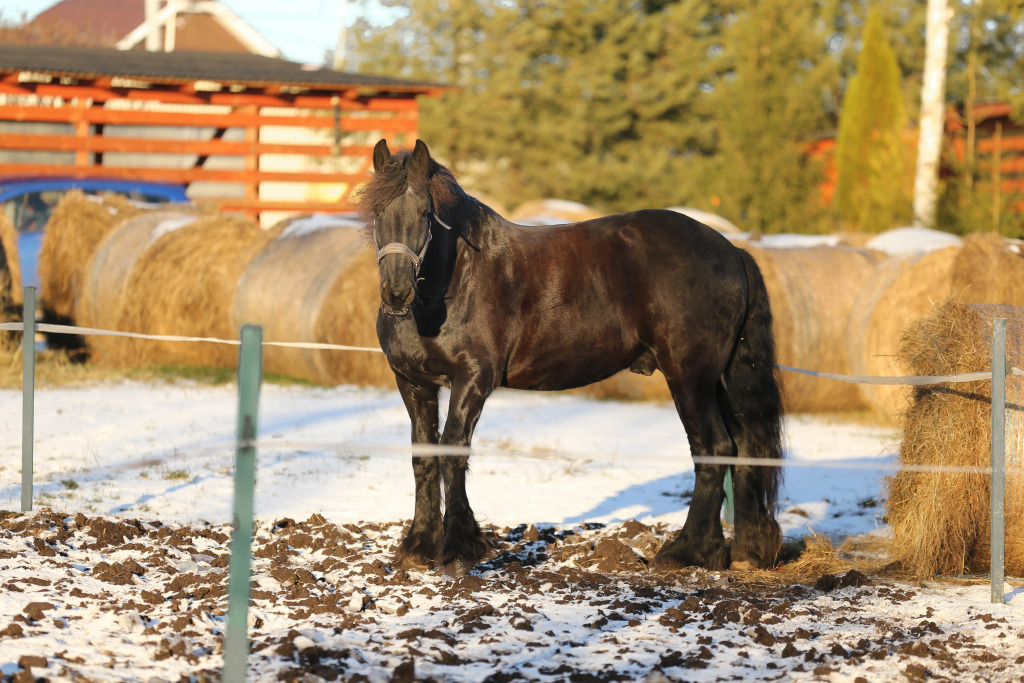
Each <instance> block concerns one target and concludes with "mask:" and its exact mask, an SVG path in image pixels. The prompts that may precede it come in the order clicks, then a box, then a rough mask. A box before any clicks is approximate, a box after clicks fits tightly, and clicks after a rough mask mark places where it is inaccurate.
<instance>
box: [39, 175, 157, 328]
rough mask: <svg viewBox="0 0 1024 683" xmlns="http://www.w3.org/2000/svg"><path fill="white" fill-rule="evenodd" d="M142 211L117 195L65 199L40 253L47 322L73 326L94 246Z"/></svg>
mask: <svg viewBox="0 0 1024 683" xmlns="http://www.w3.org/2000/svg"><path fill="white" fill-rule="evenodd" d="M144 210H145V209H143V208H141V207H139V206H137V205H135V204H133V203H131V202H130V201H128V200H127V199H125V198H124V197H122V196H120V195H113V194H111V195H105V196H104V197H103V198H99V197H93V196H90V195H87V194H85V193H83V192H82V191H81V190H72V191H71V192H68V193H67V194H65V195H64V197H63V198H62V199H61V200H60V202H59V203H58V204H57V206H56V208H54V210H53V213H52V214H51V215H50V220H49V222H48V223H47V224H46V231H45V233H44V235H43V246H42V247H41V248H40V250H39V300H40V301H41V302H42V308H43V315H44V319H45V320H47V322H54V323H65V324H67V323H74V322H75V319H74V314H75V298H76V297H77V296H78V292H79V291H80V290H81V286H82V281H83V279H84V277H85V272H86V270H87V269H88V267H89V262H90V261H91V260H92V255H93V253H94V252H95V250H96V246H97V245H98V244H99V243H100V242H101V241H103V238H104V237H106V236H107V235H108V234H109V233H110V232H111V231H112V230H113V229H114V228H116V227H117V226H118V225H120V224H121V223H122V222H123V221H125V220H127V219H128V218H131V217H132V216H134V215H136V214H138V213H140V212H142V211H144ZM54 341H57V342H58V345H60V344H59V340H54Z"/></svg>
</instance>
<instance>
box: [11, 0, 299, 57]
mask: <svg viewBox="0 0 1024 683" xmlns="http://www.w3.org/2000/svg"><path fill="white" fill-rule="evenodd" d="M147 13H148V14H149V15H150V16H148V17H147ZM27 28H28V29H29V30H30V31H33V32H36V33H38V34H41V35H47V34H53V33H54V31H55V30H65V31H66V30H68V29H74V31H75V33H76V38H77V39H76V43H78V44H79V45H85V46H91V47H111V48H117V49H118V50H144V49H149V50H156V51H161V52H174V51H188V52H193V51H203V52H247V53H249V54H256V55H262V56H264V57H280V56H281V52H280V50H278V49H277V48H276V47H275V46H274V45H273V44H272V43H271V42H270V41H269V40H267V39H266V38H264V37H263V36H262V35H260V33H259V31H257V30H256V29H255V28H253V27H252V26H251V25H250V24H248V23H246V22H245V21H244V20H243V19H242V18H240V17H239V16H238V15H237V14H235V13H234V12H232V11H231V9H230V8H229V7H228V6H227V5H224V4H223V3H220V2H216V0H62V1H61V2H58V3H57V4H56V5H54V6H53V7H50V8H49V9H46V10H44V11H42V12H40V13H39V15H37V16H36V17H35V18H34V19H32V21H31V22H29V24H28V27H27ZM147 41H148V42H147Z"/></svg>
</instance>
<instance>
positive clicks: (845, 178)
mask: <svg viewBox="0 0 1024 683" xmlns="http://www.w3.org/2000/svg"><path fill="white" fill-rule="evenodd" d="M905 128H906V117H905V116H904V114H903V94H902V92H901V90H900V72H899V66H898V64H897V62H896V56H895V54H894V53H893V51H892V49H891V48H890V47H889V43H888V41H887V39H886V36H885V27H884V26H883V23H882V16H881V14H880V13H879V12H878V11H876V10H871V11H870V12H869V14H868V20H867V23H866V24H865V27H864V39H863V43H862V47H861V53H860V57H859V58H858V60H857V74H856V75H855V76H854V77H853V78H851V79H850V81H849V85H848V87H847V91H846V97H845V98H844V100H843V108H842V115H841V117H840V120H839V136H838V139H837V141H836V169H837V172H838V179H837V187H836V195H835V201H836V208H837V210H838V212H839V215H840V217H841V218H842V219H843V220H844V221H845V222H846V224H847V227H848V228H849V229H852V230H865V231H868V232H880V231H883V230H888V229H890V228H893V227H896V226H897V225H898V224H900V223H906V222H909V221H910V219H911V217H912V216H911V209H912V202H911V193H910V181H911V180H912V178H911V174H910V173H909V166H908V164H907V162H906V158H907V156H908V150H910V153H912V152H913V147H912V146H911V145H910V144H909V143H908V141H906V140H905V139H904V130H905Z"/></svg>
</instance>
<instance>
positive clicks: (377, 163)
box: [373, 138, 391, 173]
mask: <svg viewBox="0 0 1024 683" xmlns="http://www.w3.org/2000/svg"><path fill="white" fill-rule="evenodd" d="M390 163H391V151H390V150H389V149H388V141H387V140H385V139H383V138H381V140H380V142H378V143H377V145H376V146H375V147H374V148H373V170H374V172H375V173H380V172H381V170H382V169H383V168H384V167H385V166H387V165H388V164H390Z"/></svg>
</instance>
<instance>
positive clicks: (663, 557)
mask: <svg viewBox="0 0 1024 683" xmlns="http://www.w3.org/2000/svg"><path fill="white" fill-rule="evenodd" d="M729 561H730V558H729V548H728V546H726V545H724V544H722V545H718V544H715V545H712V546H710V547H707V548H704V549H703V552H695V551H693V550H692V546H689V545H687V544H676V543H670V544H668V545H666V546H665V547H663V548H662V549H661V550H659V551H658V554H657V555H655V556H654V560H653V561H652V562H651V569H652V570H654V571H656V572H671V571H677V570H679V569H685V568H687V567H703V568H704V569H708V570H711V571H720V570H722V569H725V568H726V567H728V566H729Z"/></svg>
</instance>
